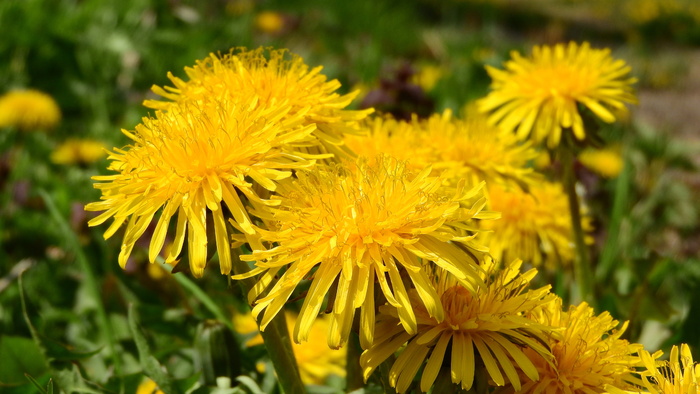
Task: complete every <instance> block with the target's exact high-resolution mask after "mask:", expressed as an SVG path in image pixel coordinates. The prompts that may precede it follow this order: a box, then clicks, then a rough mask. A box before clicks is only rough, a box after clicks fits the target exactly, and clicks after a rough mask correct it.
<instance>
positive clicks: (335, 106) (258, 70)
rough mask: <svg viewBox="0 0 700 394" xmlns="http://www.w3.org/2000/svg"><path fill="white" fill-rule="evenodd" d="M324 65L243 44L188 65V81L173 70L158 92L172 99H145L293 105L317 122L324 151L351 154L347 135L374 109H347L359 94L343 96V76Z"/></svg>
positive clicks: (167, 104)
mask: <svg viewBox="0 0 700 394" xmlns="http://www.w3.org/2000/svg"><path fill="white" fill-rule="evenodd" d="M322 68H323V67H322V66H318V67H314V68H311V69H310V68H309V66H308V65H306V64H305V63H304V60H303V59H302V58H301V57H299V56H297V55H295V54H290V53H289V52H288V51H286V50H281V49H279V50H275V49H265V48H258V49H254V50H246V49H244V48H241V49H236V50H232V51H231V52H229V53H228V54H224V55H221V54H219V55H215V54H210V55H209V57H207V58H205V59H203V60H200V61H198V62H197V64H196V65H195V66H193V67H186V68H185V72H186V73H187V76H188V78H189V80H187V81H185V80H182V79H180V78H178V77H176V76H174V75H173V74H172V73H168V78H170V81H171V82H172V83H173V85H174V86H172V87H170V86H166V87H164V88H161V87H159V86H154V87H153V88H152V89H153V91H154V92H155V93H156V94H158V95H160V96H162V97H164V98H166V99H168V100H169V101H159V100H146V101H144V105H145V106H147V107H149V108H154V109H161V110H168V109H170V108H172V107H173V106H175V105H176V104H177V103H182V102H194V103H198V102H202V101H207V100H209V98H210V97H212V96H213V97H219V98H223V99H227V100H233V99H235V100H241V99H243V100H244V101H245V102H249V103H251V104H254V105H259V106H261V107H264V108H275V107H278V106H289V111H288V113H287V116H289V117H301V118H302V119H303V123H304V125H311V124H314V125H316V129H315V130H314V131H313V135H314V136H315V137H316V138H317V140H316V141H310V142H309V143H308V144H309V145H310V146H316V148H317V149H320V151H321V153H327V152H330V153H334V154H346V153H347V150H346V149H345V148H344V147H343V146H342V144H343V137H344V135H345V134H347V133H350V134H354V133H358V132H359V131H358V127H357V121H359V120H361V119H363V118H364V117H366V116H367V115H368V114H369V113H371V112H372V110H371V109H368V110H362V111H350V110H345V109H344V108H345V107H347V106H348V105H349V104H350V103H351V102H352V100H353V99H354V98H355V96H356V95H357V93H359V92H354V93H350V94H346V95H340V94H338V93H336V92H335V91H336V90H338V88H340V82H338V80H335V79H334V80H330V81H328V80H327V77H326V76H325V75H323V74H322V73H321V70H322Z"/></svg>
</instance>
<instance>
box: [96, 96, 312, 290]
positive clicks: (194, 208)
mask: <svg viewBox="0 0 700 394" xmlns="http://www.w3.org/2000/svg"><path fill="white" fill-rule="evenodd" d="M289 112H290V106H289V105H282V103H279V105H277V106H276V107H267V108H266V107H257V108H251V106H250V105H249V103H247V102H244V103H243V104H239V103H237V102H233V101H231V100H228V99H221V100H216V99H215V98H210V99H209V100H207V101H202V102H200V103H187V102H185V103H181V104H180V105H178V106H176V107H172V108H170V109H169V110H168V111H156V113H155V117H154V118H153V117H147V118H143V123H141V124H139V125H138V126H136V129H135V130H134V131H126V130H123V132H124V134H126V135H127V137H129V138H130V139H131V140H133V145H131V146H129V147H127V148H125V149H118V148H115V149H114V150H113V151H112V152H110V156H109V160H111V164H110V167H109V169H111V170H112V171H114V172H116V174H114V175H106V176H95V177H93V179H94V180H96V181H99V182H100V183H97V184H95V187H96V188H98V189H100V190H101V191H102V197H101V200H102V201H99V202H94V203H90V204H88V205H87V206H86V207H85V209H86V210H88V211H104V212H103V213H102V214H100V215H99V216H97V217H96V218H94V219H92V220H91V221H90V222H89V225H90V226H96V225H99V224H101V223H103V222H105V221H106V220H107V219H109V218H114V222H113V223H112V225H111V226H110V227H109V228H108V229H107V230H106V231H105V238H109V237H110V236H112V235H113V234H114V233H115V232H116V231H117V229H119V227H120V226H121V225H122V224H123V223H124V222H125V221H127V219H129V220H128V223H127V226H126V232H125V235H124V240H123V244H122V248H121V251H120V253H119V264H120V265H121V266H122V267H124V266H125V265H126V262H127V259H128V257H129V255H130V254H131V251H132V249H133V247H134V243H135V242H136V240H137V239H139V238H140V237H141V235H142V234H143V233H144V232H145V230H146V228H147V227H148V225H149V224H150V223H151V221H152V220H153V218H154V216H155V214H156V212H158V211H160V210H161V208H162V213H161V215H160V219H159V220H158V224H157V226H156V228H155V230H154V232H153V236H152V238H151V241H150V247H149V259H150V261H151V262H153V261H155V258H156V257H157V256H158V254H159V253H160V251H161V249H162V248H163V245H164V242H165V237H166V233H167V232H168V231H169V230H168V227H169V225H170V221H171V218H172V217H173V216H174V215H175V214H176V213H177V226H176V231H175V238H174V241H173V243H172V245H171V247H170V248H169V251H168V253H167V256H166V262H168V263H172V262H174V261H175V260H176V259H177V258H178V256H179V255H180V252H181V251H182V247H183V244H184V240H185V235H186V233H187V238H188V254H189V263H190V268H191V270H192V273H193V274H194V275H195V276H196V277H200V276H202V274H203V272H204V268H205V266H206V263H207V243H208V240H209V236H208V235H207V223H209V224H210V225H211V223H212V222H213V226H214V238H215V240H216V249H217V251H218V255H219V264H220V267H221V273H222V274H228V273H229V272H230V271H231V252H230V250H231V236H230V233H229V229H227V223H226V219H227V217H228V215H229V214H230V215H231V216H232V217H233V220H231V224H232V225H233V226H234V227H235V228H236V229H237V230H238V231H240V232H241V233H244V234H247V235H248V236H249V238H248V240H249V242H251V243H252V245H253V246H254V247H255V246H257V247H258V248H261V247H262V246H260V245H257V244H256V243H255V240H256V238H257V237H256V236H254V234H255V230H254V229H253V227H252V223H251V220H250V218H249V216H248V213H247V211H246V203H245V200H247V201H248V202H250V203H251V204H253V205H265V204H274V202H269V201H267V200H263V199H261V198H260V196H259V195H258V194H257V193H258V192H259V190H268V191H274V190H275V188H276V187H277V182H278V181H280V180H281V179H284V178H287V177H289V176H291V175H292V173H291V170H292V169H295V168H302V167H308V166H310V165H313V161H308V160H306V159H304V158H303V157H302V156H303V155H300V154H295V152H294V150H293V147H291V146H290V144H294V143H299V142H303V141H307V140H308V138H309V135H310V134H311V133H312V132H313V130H314V126H313V125H304V121H303V120H304V119H303V116H302V115H301V114H295V115H289ZM242 198H243V200H242ZM224 211H228V213H227V214H225V213H224ZM207 216H209V217H211V219H212V220H211V221H209V220H207Z"/></svg>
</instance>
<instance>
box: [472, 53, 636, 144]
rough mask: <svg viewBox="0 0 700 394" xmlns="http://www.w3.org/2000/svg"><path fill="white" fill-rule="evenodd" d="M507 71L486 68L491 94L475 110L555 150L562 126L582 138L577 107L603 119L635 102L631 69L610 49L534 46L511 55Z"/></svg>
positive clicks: (611, 118) (506, 129) (612, 118)
mask: <svg viewBox="0 0 700 394" xmlns="http://www.w3.org/2000/svg"><path fill="white" fill-rule="evenodd" d="M511 57H512V59H511V60H509V61H507V62H506V63H505V70H499V69H496V68H494V67H490V66H486V69H487V71H488V73H489V75H490V76H491V78H492V80H493V81H492V84H491V89H492V91H491V93H489V94H488V96H486V97H485V98H482V99H480V100H479V102H478V103H479V109H480V110H481V111H483V112H487V113H489V123H491V124H498V125H499V127H500V128H501V129H502V130H503V132H505V133H512V132H513V131H515V134H516V135H517V137H518V138H519V139H521V140H522V139H525V138H527V137H528V136H530V138H531V139H532V140H534V141H535V142H536V143H539V142H541V141H544V140H547V146H548V147H549V148H555V147H556V146H558V145H559V141H560V140H561V134H562V129H571V130H572V132H573V134H574V136H575V137H576V139H578V140H583V139H584V138H585V136H586V133H585V131H584V124H583V118H582V117H581V114H580V113H579V109H578V105H579V104H582V105H583V106H584V107H586V108H588V109H589V110H591V112H593V114H595V116H597V117H598V118H600V119H601V120H602V121H604V122H607V123H612V122H613V121H615V115H614V114H613V113H614V112H615V111H626V107H625V104H626V103H636V102H637V99H636V97H635V95H634V91H633V89H632V84H633V83H635V82H636V81H637V80H636V79H635V78H632V77H629V76H628V74H629V73H630V71H631V68H630V67H629V66H628V65H627V64H626V63H625V62H624V61H623V60H615V59H613V58H612V57H611V56H610V50H609V49H592V48H591V47H590V45H589V44H588V43H587V42H584V43H583V44H581V45H579V44H577V43H575V42H570V43H569V44H568V45H565V44H557V45H555V46H553V47H550V46H535V47H534V48H533V50H532V56H531V57H529V58H526V57H523V56H521V55H520V54H519V53H517V52H515V51H514V52H512V53H511Z"/></svg>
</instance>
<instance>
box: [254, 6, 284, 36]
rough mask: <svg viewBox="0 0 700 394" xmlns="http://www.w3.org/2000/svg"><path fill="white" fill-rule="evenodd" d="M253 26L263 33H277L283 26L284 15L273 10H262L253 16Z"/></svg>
mask: <svg viewBox="0 0 700 394" xmlns="http://www.w3.org/2000/svg"><path fill="white" fill-rule="evenodd" d="M255 27H257V28H258V30H260V31H262V32H264V33H268V34H277V33H279V32H280V31H282V29H283V28H284V16H282V14H280V13H279V12H275V11H263V12H261V13H259V14H258V15H256V16H255Z"/></svg>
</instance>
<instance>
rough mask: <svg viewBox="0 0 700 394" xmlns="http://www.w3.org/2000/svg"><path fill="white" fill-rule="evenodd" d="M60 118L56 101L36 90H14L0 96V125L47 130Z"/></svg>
mask: <svg viewBox="0 0 700 394" xmlns="http://www.w3.org/2000/svg"><path fill="white" fill-rule="evenodd" d="M60 120H61V110H60V108H58V104H56V101H55V100H54V99H53V98H52V97H51V96H49V95H48V94H46V93H43V92H40V91H38V90H32V89H29V90H14V91H10V92H8V93H5V94H4V95H2V96H0V127H16V128H18V129H22V130H43V131H45V130H49V129H51V128H53V127H54V126H56V125H57V124H58V122H59V121H60Z"/></svg>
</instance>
